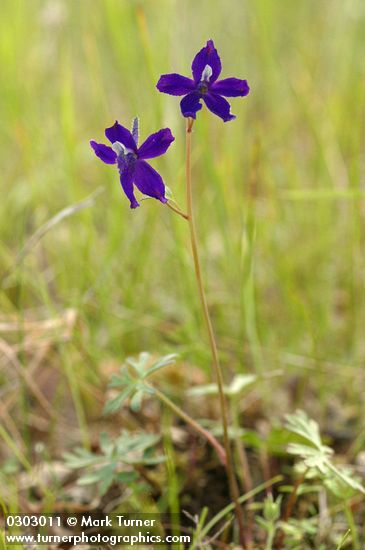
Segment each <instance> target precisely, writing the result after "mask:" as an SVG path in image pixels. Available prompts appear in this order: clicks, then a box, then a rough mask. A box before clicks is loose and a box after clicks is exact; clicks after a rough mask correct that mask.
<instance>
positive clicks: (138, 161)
mask: <svg viewBox="0 0 365 550" xmlns="http://www.w3.org/2000/svg"><path fill="white" fill-rule="evenodd" d="M138 134H139V127H138V118H135V119H134V121H133V125H132V131H131V132H130V131H129V130H127V128H124V127H123V126H121V124H119V122H118V121H117V120H116V121H115V124H113V126H111V127H110V128H106V130H105V135H106V137H107V138H108V140H109V141H110V143H111V144H112V146H111V147H110V146H109V145H104V144H103V143H96V141H93V140H92V141H90V145H91V147H92V148H93V149H94V152H95V155H96V156H97V157H99V159H101V160H102V161H103V162H105V163H106V164H116V165H117V167H118V170H119V176H120V183H121V185H122V188H123V191H124V193H125V194H126V195H127V197H128V199H129V201H130V207H131V208H137V206H139V203H138V201H137V199H136V197H135V196H134V185H135V186H136V187H137V189H138V190H139V191H140V192H141V193H143V194H144V195H148V196H149V197H153V198H154V199H158V200H159V201H161V202H164V203H165V202H167V199H166V197H165V185H164V182H163V179H162V178H161V176H160V174H159V173H158V172H156V170H155V169H154V168H152V166H150V165H149V164H148V162H146V159H152V158H155V157H159V156H160V155H163V154H164V153H166V151H167V149H168V148H169V146H170V145H171V143H172V142H173V141H174V139H175V138H174V136H173V135H172V133H171V130H170V128H162V130H159V131H158V132H156V133H155V134H151V135H150V136H149V137H148V138H147V139H146V140H145V141H144V143H142V145H141V146H140V147H138Z"/></svg>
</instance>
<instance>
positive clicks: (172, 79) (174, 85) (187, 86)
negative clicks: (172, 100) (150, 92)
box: [156, 73, 195, 95]
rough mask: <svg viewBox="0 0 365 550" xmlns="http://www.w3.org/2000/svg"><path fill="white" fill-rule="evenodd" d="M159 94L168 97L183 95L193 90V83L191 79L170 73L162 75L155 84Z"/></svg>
mask: <svg viewBox="0 0 365 550" xmlns="http://www.w3.org/2000/svg"><path fill="white" fill-rule="evenodd" d="M156 88H157V89H158V90H159V91H160V92H164V93H165V94H170V95H185V94H188V93H189V92H191V91H192V90H194V88H195V82H194V81H193V80H191V78H187V77H186V76H181V75H180V74H176V73H171V74H163V75H162V76H160V80H159V81H158V82H157V84H156Z"/></svg>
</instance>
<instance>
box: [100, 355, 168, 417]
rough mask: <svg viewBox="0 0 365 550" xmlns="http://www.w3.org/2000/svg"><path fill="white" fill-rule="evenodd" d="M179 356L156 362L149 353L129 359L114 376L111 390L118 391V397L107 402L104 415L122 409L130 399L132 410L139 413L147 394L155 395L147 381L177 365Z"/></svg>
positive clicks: (166, 357)
mask: <svg viewBox="0 0 365 550" xmlns="http://www.w3.org/2000/svg"><path fill="white" fill-rule="evenodd" d="M176 359H177V355H175V354H170V355H165V356H164V357H160V358H158V359H156V360H155V361H153V360H152V356H151V355H150V354H149V353H147V352H142V353H140V354H139V356H138V357H137V358H133V357H128V359H126V362H125V364H124V365H122V367H121V368H120V371H119V373H118V374H113V376H112V377H111V380H110V384H109V388H111V389H116V390H118V395H117V396H116V397H114V398H112V399H110V400H109V401H107V403H106V405H105V408H104V413H105V414H110V413H114V412H116V411H117V410H118V409H120V408H121V407H122V406H123V404H124V403H125V401H126V400H127V399H129V404H130V408H131V409H132V410H133V411H134V412H136V411H139V410H140V408H141V404H142V399H143V397H144V395H145V394H148V395H153V394H154V393H155V389H154V388H153V387H152V386H151V384H149V383H148V382H147V379H148V378H149V377H150V376H151V375H152V374H154V373H155V372H157V371H158V370H160V369H162V368H164V367H167V366H168V365H172V364H173V363H175V361H176Z"/></svg>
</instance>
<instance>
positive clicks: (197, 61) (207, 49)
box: [191, 40, 222, 84]
mask: <svg viewBox="0 0 365 550" xmlns="http://www.w3.org/2000/svg"><path fill="white" fill-rule="evenodd" d="M206 65H209V66H210V67H211V68H212V76H211V77H210V82H215V81H216V80H217V78H218V76H219V75H220V74H221V70H222V64H221V60H220V58H219V55H218V52H217V50H216V49H215V47H214V42H213V40H208V42H207V44H206V46H204V48H202V49H201V50H200V52H198V53H197V54H196V56H195V58H194V61H193V63H192V65H191V70H192V71H193V77H194V80H195V83H196V84H197V83H198V82H200V80H201V78H202V74H203V71H204V69H205V67H206Z"/></svg>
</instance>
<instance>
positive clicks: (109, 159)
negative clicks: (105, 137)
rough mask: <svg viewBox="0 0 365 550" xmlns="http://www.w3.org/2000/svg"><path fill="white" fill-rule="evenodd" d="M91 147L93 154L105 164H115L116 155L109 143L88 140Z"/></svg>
mask: <svg viewBox="0 0 365 550" xmlns="http://www.w3.org/2000/svg"><path fill="white" fill-rule="evenodd" d="M90 145H91V147H92V148H93V149H94V152H95V155H96V156H97V157H99V159H100V160H102V161H103V162H105V163H106V164H115V163H116V161H117V155H116V154H115V152H114V151H113V149H112V148H111V147H109V145H104V143H96V141H93V140H91V141H90Z"/></svg>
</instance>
